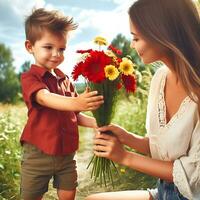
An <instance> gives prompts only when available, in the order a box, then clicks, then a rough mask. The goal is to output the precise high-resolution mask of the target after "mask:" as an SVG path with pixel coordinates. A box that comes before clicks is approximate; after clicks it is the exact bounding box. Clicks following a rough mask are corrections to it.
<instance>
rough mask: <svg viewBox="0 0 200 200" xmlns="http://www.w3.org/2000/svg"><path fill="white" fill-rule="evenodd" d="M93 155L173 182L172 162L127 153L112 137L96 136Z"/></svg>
mask: <svg viewBox="0 0 200 200" xmlns="http://www.w3.org/2000/svg"><path fill="white" fill-rule="evenodd" d="M94 153H95V154H96V155H97V156H100V157H105V158H108V159H111V160H113V161H114V162H117V163H119V164H122V165H125V166H128V167H130V168H132V169H135V170H137V171H140V172H142V173H145V174H148V175H151V176H154V177H159V178H161V179H163V180H166V181H169V182H173V175H172V171H173V162H171V161H161V160H156V159H152V158H149V157H147V156H143V155H140V154H138V153H133V152H128V151H126V150H125V149H124V148H123V145H122V144H121V143H120V141H119V140H118V139H117V138H116V137H114V136H110V135H106V134H97V135H96V137H95V140H94Z"/></svg>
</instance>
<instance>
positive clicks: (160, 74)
mask: <svg viewBox="0 0 200 200" xmlns="http://www.w3.org/2000/svg"><path fill="white" fill-rule="evenodd" d="M167 71H168V68H167V67H166V66H165V65H162V66H161V67H159V68H158V69H157V70H156V72H155V74H154V76H153V79H152V80H156V81H157V80H158V79H161V78H162V77H163V76H164V75H166V74H167Z"/></svg>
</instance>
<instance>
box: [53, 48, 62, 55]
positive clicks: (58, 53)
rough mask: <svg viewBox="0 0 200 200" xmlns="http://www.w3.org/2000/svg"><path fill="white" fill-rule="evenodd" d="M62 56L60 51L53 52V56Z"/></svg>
mask: <svg viewBox="0 0 200 200" xmlns="http://www.w3.org/2000/svg"><path fill="white" fill-rule="evenodd" d="M60 55H61V54H60V51H59V50H56V49H55V50H53V52H52V56H60Z"/></svg>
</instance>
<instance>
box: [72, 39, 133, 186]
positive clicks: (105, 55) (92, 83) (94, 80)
mask: <svg viewBox="0 0 200 200" xmlns="http://www.w3.org/2000/svg"><path fill="white" fill-rule="evenodd" d="M94 42H95V43H96V44H97V45H98V46H99V50H92V49H88V50H78V51H77V53H80V54H82V57H81V61H80V62H78V63H77V64H76V65H75V67H74V69H73V72H72V77H73V79H74V80H77V79H78V77H79V76H80V75H82V76H83V77H84V78H85V80H86V83H87V84H88V86H89V87H90V89H91V90H97V91H98V94H101V95H103V97H104V103H103V104H102V105H101V106H100V107H99V108H98V109H97V110H95V111H93V112H92V113H93V116H94V117H95V119H96V121H97V125H98V126H99V127H100V126H104V125H108V124H110V122H111V119H112V116H113V113H114V108H115V103H116V97H117V93H118V90H119V89H121V88H122V87H124V88H125V90H126V91H127V92H133V93H134V92H135V90H136V78H135V77H136V76H135V73H134V66H135V65H134V64H133V63H132V61H131V60H130V59H129V58H128V57H124V58H121V56H120V55H121V54H122V52H121V51H120V50H119V49H117V48H115V47H113V46H112V45H109V46H108V48H107V49H106V50H105V51H103V50H101V46H107V41H106V39H105V38H103V37H96V38H95V39H94ZM107 134H112V133H109V132H107ZM92 163H93V168H92V173H91V177H92V178H93V177H94V178H95V181H96V180H97V179H98V178H99V180H100V183H101V185H102V183H104V184H105V186H106V183H107V181H111V182H112V184H113V175H112V171H111V167H114V168H115V169H116V167H115V165H114V163H113V162H112V161H111V160H108V159H106V158H100V157H97V156H95V155H94V156H93V158H92V160H91V161H90V163H89V165H88V167H89V166H90V165H91V164H92ZM116 170H117V169H116Z"/></svg>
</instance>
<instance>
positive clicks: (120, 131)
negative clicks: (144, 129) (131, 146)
mask: <svg viewBox="0 0 200 200" xmlns="http://www.w3.org/2000/svg"><path fill="white" fill-rule="evenodd" d="M98 131H100V132H105V131H111V132H112V133H113V134H114V135H115V136H116V137H117V138H118V140H119V141H120V142H121V143H122V144H125V145H127V141H129V137H130V136H131V135H130V134H129V133H128V131H126V130H125V129H124V128H122V127H120V126H118V125H116V124H110V125H108V126H103V127H100V128H98Z"/></svg>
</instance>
